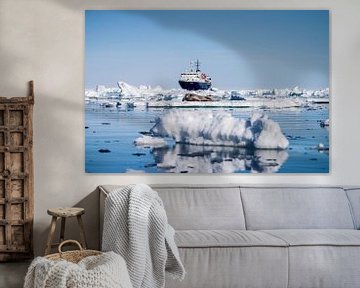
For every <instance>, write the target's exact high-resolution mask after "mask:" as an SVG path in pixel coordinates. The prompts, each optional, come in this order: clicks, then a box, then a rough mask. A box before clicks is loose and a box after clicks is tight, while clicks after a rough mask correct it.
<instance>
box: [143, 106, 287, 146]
mask: <svg viewBox="0 0 360 288" xmlns="http://www.w3.org/2000/svg"><path fill="white" fill-rule="evenodd" d="M150 131H151V133H153V135H154V136H158V137H171V138H173V139H175V141H176V142H178V143H185V144H193V145H204V146H213V145H214V146H235V147H248V148H259V149H286V148H287V147H288V146H289V141H288V140H287V138H286V137H285V136H284V134H283V133H282V131H281V128H280V126H279V124H278V123H276V122H275V121H273V120H271V119H269V118H268V117H267V116H266V115H264V114H260V113H256V114H253V115H252V117H251V118H250V119H247V120H244V119H238V118H235V117H233V116H232V115H231V114H230V113H228V112H213V111H184V110H171V111H170V112H168V113H167V114H165V115H163V116H162V117H159V118H157V119H156V124H155V125H154V127H153V128H151V130H150Z"/></svg>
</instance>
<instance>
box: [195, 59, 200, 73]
mask: <svg viewBox="0 0 360 288" xmlns="http://www.w3.org/2000/svg"><path fill="white" fill-rule="evenodd" d="M195 65H196V72H199V71H200V62H199V59H196V62H195Z"/></svg>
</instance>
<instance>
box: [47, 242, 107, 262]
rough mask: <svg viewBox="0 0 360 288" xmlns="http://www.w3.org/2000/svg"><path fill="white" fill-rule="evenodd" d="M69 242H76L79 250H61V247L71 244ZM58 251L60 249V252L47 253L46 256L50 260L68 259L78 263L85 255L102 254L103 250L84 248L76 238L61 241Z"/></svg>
mask: <svg viewBox="0 0 360 288" xmlns="http://www.w3.org/2000/svg"><path fill="white" fill-rule="evenodd" d="M69 243H71V244H76V245H77V246H78V247H79V250H74V251H65V252H63V251H62V250H61V248H62V247H63V246H64V245H65V244H69ZM58 251H59V253H54V254H50V255H47V256H45V258H47V259H49V260H54V261H56V260H66V261H69V262H73V263H78V262H79V261H81V260H82V259H84V258H85V257H88V256H96V255H100V254H102V252H100V251H96V250H87V249H86V250H85V249H83V248H82V246H81V244H80V243H79V242H78V241H76V240H66V241H63V242H61V243H60V245H59V248H58Z"/></svg>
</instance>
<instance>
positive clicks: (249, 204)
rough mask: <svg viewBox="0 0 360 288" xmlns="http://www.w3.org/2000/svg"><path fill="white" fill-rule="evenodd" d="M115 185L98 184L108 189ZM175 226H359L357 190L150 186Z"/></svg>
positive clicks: (332, 227) (359, 213)
mask: <svg viewBox="0 0 360 288" xmlns="http://www.w3.org/2000/svg"><path fill="white" fill-rule="evenodd" d="M119 187H121V186H111V185H109V186H102V189H103V190H104V191H105V192H106V193H111V192H112V191H113V190H114V189H115V188H119ZM151 187H152V188H153V189H154V190H156V191H157V192H158V193H159V196H160V197H161V199H162V201H163V203H164V206H165V210H166V213H167V217H168V220H169V223H170V224H171V225H172V226H173V227H174V228H175V229H176V230H245V229H248V230H262V229H264V230H265V229H355V228H356V229H360V188H357V189H346V190H344V189H343V188H341V187H306V186H305V187H283V186H281V187H273V186H267V187H259V186H256V187H250V186H241V187H239V186H237V185H228V186H224V185H221V186H217V185H181V184H180V185H151Z"/></svg>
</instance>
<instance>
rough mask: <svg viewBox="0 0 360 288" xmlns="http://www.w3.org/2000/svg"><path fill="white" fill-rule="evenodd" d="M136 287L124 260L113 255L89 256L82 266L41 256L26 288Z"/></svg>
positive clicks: (32, 264)
mask: <svg viewBox="0 0 360 288" xmlns="http://www.w3.org/2000/svg"><path fill="white" fill-rule="evenodd" d="M55 287H56V288H75V287H76V288H89V287H98V288H132V285H131V282H130V278H129V274H128V272H127V269H126V264H125V261H124V259H123V258H122V257H121V256H119V255H117V254H115V253H113V252H109V253H103V254H102V255H98V256H89V257H86V258H84V259H83V260H81V261H80V262H79V263H78V264H74V263H71V262H67V261H64V260H60V261H53V260H49V259H46V258H44V257H37V258H35V259H34V261H33V262H32V263H31V265H30V267H29V269H28V272H27V274H26V277H25V283H24V288H55Z"/></svg>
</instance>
